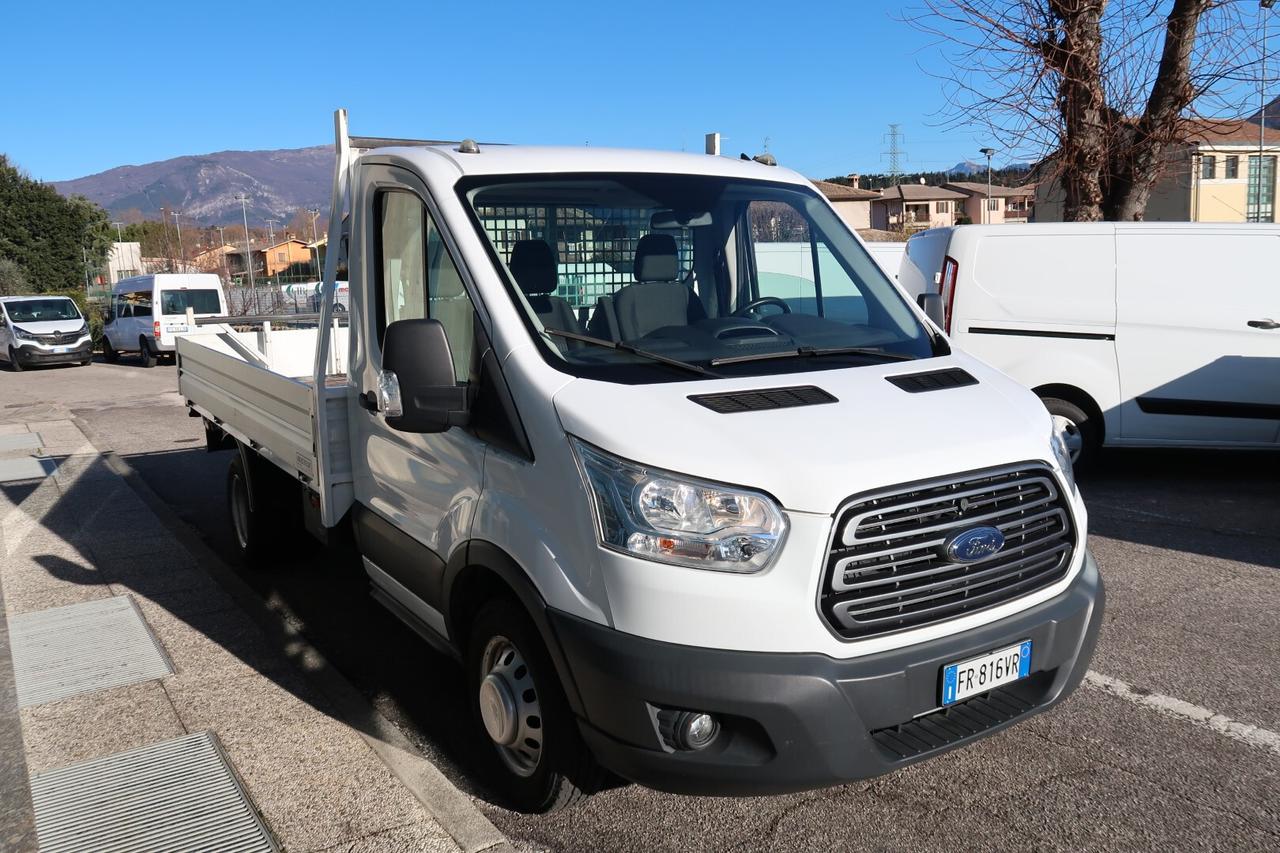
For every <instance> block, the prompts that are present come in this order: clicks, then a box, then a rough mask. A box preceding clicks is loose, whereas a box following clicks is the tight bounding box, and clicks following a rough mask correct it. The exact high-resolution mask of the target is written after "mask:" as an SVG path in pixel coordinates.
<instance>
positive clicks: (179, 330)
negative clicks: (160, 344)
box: [164, 326, 187, 332]
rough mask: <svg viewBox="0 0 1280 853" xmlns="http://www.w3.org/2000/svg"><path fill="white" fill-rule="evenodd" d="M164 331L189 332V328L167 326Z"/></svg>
mask: <svg viewBox="0 0 1280 853" xmlns="http://www.w3.org/2000/svg"><path fill="white" fill-rule="evenodd" d="M164 330H165V331H166V332H185V331H186V330H187V327H186V326H165V327H164Z"/></svg>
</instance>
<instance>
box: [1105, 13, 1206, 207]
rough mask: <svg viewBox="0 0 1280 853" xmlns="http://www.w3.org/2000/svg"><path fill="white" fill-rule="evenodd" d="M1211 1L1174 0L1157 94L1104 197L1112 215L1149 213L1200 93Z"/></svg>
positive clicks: (1154, 87) (1149, 102)
mask: <svg viewBox="0 0 1280 853" xmlns="http://www.w3.org/2000/svg"><path fill="white" fill-rule="evenodd" d="M1211 3H1212V0H1174V4H1173V9H1172V10H1171V11H1170V12H1169V18H1168V20H1167V22H1166V24H1165V36H1164V50H1163V52H1162V53H1161V55H1160V68H1159V70H1158V71H1157V73H1156V79H1155V82H1154V83H1153V84H1152V86H1151V95H1150V96H1149V97H1148V98H1147V106H1146V109H1145V110H1144V111H1143V113H1142V116H1141V117H1140V118H1139V119H1138V121H1137V123H1136V125H1135V127H1134V130H1133V140H1132V143H1131V145H1132V147H1130V148H1129V149H1128V150H1129V156H1128V157H1124V158H1121V162H1123V163H1124V167H1123V168H1122V169H1118V170H1116V172H1117V173H1116V174H1114V180H1112V182H1111V186H1110V192H1109V193H1108V197H1107V198H1106V199H1105V201H1104V207H1105V208H1106V210H1107V213H1108V217H1107V218H1108V219H1114V220H1116V221H1117V222H1128V221H1132V220H1138V219H1142V218H1143V216H1144V215H1145V214H1146V209H1147V202H1148V201H1149V200H1150V199H1151V190H1152V188H1153V187H1154V186H1155V183H1156V181H1157V180H1158V179H1159V178H1160V175H1161V173H1162V172H1163V171H1164V165H1165V164H1164V158H1165V154H1166V151H1167V150H1168V147H1169V143H1170V142H1172V141H1174V140H1175V139H1176V137H1177V134H1178V130H1179V129H1180V127H1181V126H1182V124H1183V122H1184V119H1183V112H1184V111H1185V110H1186V109H1187V107H1189V106H1190V105H1191V102H1192V101H1193V100H1194V99H1195V96H1196V89H1195V86H1194V85H1193V84H1192V81H1191V55H1192V50H1193V49H1194V48H1195V43H1196V30H1197V28H1198V27H1199V25H1200V17H1201V16H1202V15H1203V14H1204V13H1205V11H1206V10H1207V9H1208V8H1209V6H1210V5H1211ZM1121 150H1122V151H1123V150H1124V147H1123V146H1122V147H1121Z"/></svg>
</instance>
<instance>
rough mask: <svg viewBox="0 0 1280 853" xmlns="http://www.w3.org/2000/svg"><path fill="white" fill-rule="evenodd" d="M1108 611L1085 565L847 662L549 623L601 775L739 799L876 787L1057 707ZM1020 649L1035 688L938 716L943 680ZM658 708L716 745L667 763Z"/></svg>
mask: <svg viewBox="0 0 1280 853" xmlns="http://www.w3.org/2000/svg"><path fill="white" fill-rule="evenodd" d="M1104 601H1105V593H1104V590H1103V585H1102V578H1101V576H1100V575H1099V573H1098V567H1097V564H1096V563H1095V562H1094V560H1093V557H1092V555H1090V554H1088V553H1086V554H1085V560H1084V566H1083V567H1082V569H1081V571H1080V573H1079V574H1078V575H1077V576H1076V579H1075V580H1074V582H1073V583H1072V584H1071V586H1069V587H1068V588H1067V589H1066V590H1065V591H1064V592H1063V593H1062V594H1060V595H1058V596H1056V597H1054V598H1052V599H1049V600H1048V601H1045V602H1043V603H1041V604H1038V605H1036V606H1034V607H1031V608H1028V609H1027V610H1024V611H1022V612H1020V613H1017V614H1015V615H1013V616H1011V617H1009V618H1007V619H1002V620H1000V621H997V622H993V623H991V624H988V625H983V626H981V627H979V628H975V629H973V630H969V631H964V632H962V633H959V634H953V635H951V636H947V637H942V638H939V639H937V640H933V641H930V642H926V643H919V644H916V645H912V646H908V647H906V648H901V649H895V650H892V651H887V652H882V653H877V654H872V655H867V656H864V657H859V658H853V659H849V660H838V659H834V658H830V657H827V656H826V655H820V654H770V653H759V652H733V651H723V650H716V649H699V648H695V647H690V646H681V645H673V644H668V643H660V642H657V641H654V640H648V639H644V638H641V637H636V636H633V635H629V634H623V633H621V632H618V631H615V630H612V629H610V628H607V627H604V626H602V625H597V624H595V623H592V622H587V621H585V620H581V619H578V618H576V617H572V616H569V615H567V614H564V613H561V612H558V611H554V610H552V611H548V616H549V618H550V621H551V624H552V627H553V629H554V632H555V634H556V637H557V639H558V641H559V644H560V648H561V650H562V652H563V655H564V659H565V660H566V661H567V664H568V668H569V670H570V671H571V674H572V678H573V682H574V687H575V688H576V690H577V696H578V698H579V700H580V705H581V709H582V712H583V715H584V719H580V721H579V727H580V729H581V731H582V735H583V738H584V739H585V741H586V743H587V744H588V746H589V747H590V748H591V749H592V751H593V752H594V753H595V755H596V757H597V758H598V759H599V760H600V762H601V763H602V764H604V765H605V766H606V767H608V768H609V769H610V770H613V771H614V772H615V773H618V774H619V775H621V776H624V777H626V778H628V779H631V780H632V781H635V782H639V783H640V784H642V785H647V786H649V787H651V788H657V789H660V790H664V791H671V792H674V793H683V794H737V795H745V794H778V793H785V792H790V791H799V790H807V789H811V788H819V787H825V786H828V785H836V784H841V783H844V782H848V781H851V780H855V779H863V778H867V777H871V776H878V775H880V774H882V773H888V772H890V771H892V770H895V769H897V768H899V767H904V766H906V765H908V764H911V763H913V762H915V761H919V760H921V759H924V758H927V757H930V756H932V755H936V754H939V753H941V752H944V751H946V750H948V749H952V748H955V747H957V746H962V745H964V744H966V743H970V742H972V741H973V740H976V739H978V738H980V737H983V736H985V735H988V734H992V733H994V732H997V731H1000V730H1001V729H1003V728H1005V727H1007V726H1009V725H1011V724H1013V723H1014V722H1016V721H1017V720H1019V719H1022V718H1024V717H1027V716H1030V715H1031V714H1035V713H1038V712H1040V711H1043V710H1045V709H1047V708H1049V707H1051V706H1053V705H1055V704H1057V703H1058V702H1059V701H1061V700H1062V699H1063V698H1064V697H1066V696H1067V695H1068V694H1069V693H1070V692H1071V691H1072V690H1074V689H1075V688H1076V686H1077V685H1078V684H1079V683H1080V680H1081V678H1083V677H1084V673H1085V670H1086V669H1087V668H1088V666H1089V661H1090V659H1091V658H1092V657H1093V650H1094V645H1095V644H1096V642H1097V636H1098V628H1099V626H1100V625H1101V622H1102V611H1103V607H1104ZM760 629H761V630H762V631H767V630H768V626H765V625H762V626H760ZM1026 639H1030V640H1031V641H1032V643H1033V651H1032V662H1031V675H1030V676H1029V677H1027V678H1025V679H1023V680H1021V681H1018V682H1014V683H1013V684H1009V685H1006V686H1005V687H1001V688H997V689H996V690H995V691H992V692H991V693H988V694H983V696H980V697H975V698H973V699H970V700H966V701H964V702H961V703H959V704H958V705H954V706H951V708H948V709H947V710H946V711H943V710H940V709H939V708H938V702H939V690H940V686H939V684H940V678H941V670H942V667H943V666H945V665H946V664H948V663H953V662H955V661H959V660H965V659H967V658H971V657H975V656H977V655H980V654H983V653H984V652H988V651H991V650H993V649H997V648H1000V647H1002V646H1007V645H1013V644H1014V643H1016V642H1018V641H1021V640H1026ZM659 707H662V708H676V709H685V710H697V711H706V712H709V713H712V714H715V715H716V716H717V717H718V718H719V720H720V722H721V733H720V735H719V736H718V737H717V739H716V741H715V742H714V743H713V744H712V745H711V746H710V747H708V748H707V749H705V750H703V751H701V752H683V751H673V750H672V749H671V748H670V747H667V746H664V743H663V740H662V738H661V736H660V735H659V732H658V727H657V724H656V716H655V715H656V712H657V709H658V708H659ZM931 712H932V713H931Z"/></svg>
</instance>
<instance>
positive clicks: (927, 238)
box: [899, 222, 1280, 456]
mask: <svg viewBox="0 0 1280 853" xmlns="http://www.w3.org/2000/svg"><path fill="white" fill-rule="evenodd" d="M1278 266H1280V225H1272V224H1269V223H1268V224H1248V225H1243V224H1239V225H1236V224H1203V223H1190V222H1188V223H1168V222H1127V223H1114V222H1098V223H1043V224H1034V225H1019V226H1017V227H1010V226H1007V225H985V226H980V225H964V226H960V227H956V228H938V229H933V230H930V231H924V232H922V233H920V234H918V235H916V236H913V237H912V238H911V240H910V241H909V242H908V247H907V257H906V258H905V259H904V260H903V265H902V270H901V272H900V275H899V277H900V280H904V281H905V280H906V279H909V278H910V279H915V278H918V279H921V280H923V281H926V282H935V284H933V286H932V287H931V288H930V289H931V290H932V291H933V292H940V293H941V295H942V301H943V303H944V306H945V312H946V320H945V325H946V331H947V332H948V334H950V336H951V340H952V341H953V342H954V343H955V344H956V345H957V346H959V347H960V348H962V349H963V350H964V351H965V352H968V353H970V354H971V355H974V356H977V357H978V358H980V359H982V360H983V361H985V362H987V363H988V364H991V365H993V366H994V367H996V368H998V369H1000V370H1002V371H1004V372H1005V373H1007V374H1008V375H1009V376H1011V377H1013V378H1014V379H1016V380H1017V381H1018V382H1020V383H1021V384H1023V385H1025V386H1026V387H1028V388H1030V389H1032V390H1033V391H1035V392H1036V393H1037V394H1038V395H1039V396H1040V397H1041V399H1043V400H1044V402H1045V405H1046V406H1047V407H1048V409H1049V411H1050V412H1051V413H1052V414H1053V415H1054V416H1055V417H1056V418H1057V419H1058V421H1059V424H1060V426H1062V427H1063V428H1064V429H1065V430H1066V431H1067V433H1068V435H1069V436H1070V442H1071V445H1072V449H1073V453H1075V454H1076V455H1077V456H1079V455H1080V454H1081V453H1083V454H1084V455H1085V456H1088V455H1090V454H1091V453H1092V452H1093V451H1094V450H1095V449H1096V448H1098V447H1100V446H1102V445H1104V444H1105V445H1109V446H1110V445H1114V446H1146V447H1155V446H1198V447H1220V448H1275V447H1277V446H1278V445H1277V440H1278V438H1280V285H1277V283H1276V269H1277V267H1278ZM904 286H905V283H904Z"/></svg>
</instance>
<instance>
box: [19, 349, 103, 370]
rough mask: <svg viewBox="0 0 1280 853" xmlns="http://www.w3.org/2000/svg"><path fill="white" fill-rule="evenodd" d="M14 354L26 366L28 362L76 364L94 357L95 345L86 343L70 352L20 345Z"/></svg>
mask: <svg viewBox="0 0 1280 853" xmlns="http://www.w3.org/2000/svg"><path fill="white" fill-rule="evenodd" d="M14 354H15V355H17V357H18V362H19V363H20V364H22V365H23V366H24V367H25V366H26V365H28V364H32V365H35V364H75V363H77V362H81V361H84V360H85V359H87V358H92V357H93V345H92V344H85V345H84V346H82V347H79V348H77V349H73V350H71V351H70V352H45V351H44V350H41V349H36V348H35V347H19V348H18V349H16V350H14Z"/></svg>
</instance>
